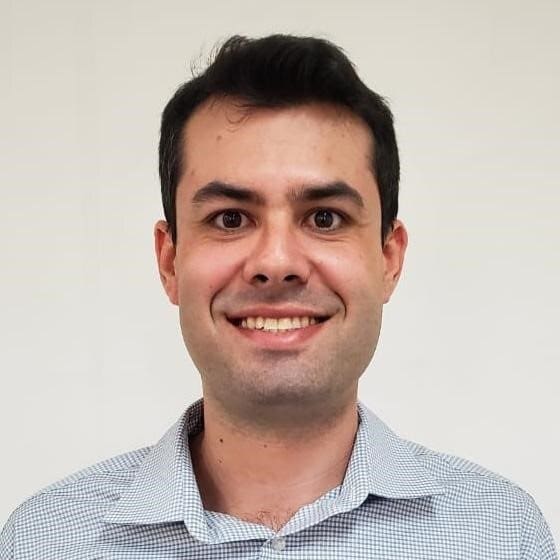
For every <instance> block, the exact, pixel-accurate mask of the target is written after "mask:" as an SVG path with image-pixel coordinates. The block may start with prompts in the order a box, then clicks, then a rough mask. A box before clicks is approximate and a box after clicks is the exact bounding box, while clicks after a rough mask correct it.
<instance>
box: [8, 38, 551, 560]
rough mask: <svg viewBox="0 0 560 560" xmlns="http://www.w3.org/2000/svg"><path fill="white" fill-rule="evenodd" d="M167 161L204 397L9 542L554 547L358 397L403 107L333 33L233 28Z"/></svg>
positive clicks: (164, 276)
mask: <svg viewBox="0 0 560 560" xmlns="http://www.w3.org/2000/svg"><path fill="white" fill-rule="evenodd" d="M160 176H161V184H162V196H163V204H164V210H165V216H166V221H160V222H158V223H157V224H156V226H155V246H156V254H157V261H158V266H159V272H160V276H161V280H162V283H163V286H164V288H165V291H166V293H167V295H168V297H169V299H170V301H171V302H172V303H173V304H175V305H178V306H179V311H180V323H181V329H182V333H183V337H184V340H185V344H186V346H187V348H188V351H189V353H190V355H191V356H192V358H193V360H194V362H195V364H196V366H197V368H198V370H199V371H200V374H201V377H202V386H203V400H201V401H198V402H196V403H195V404H193V405H192V406H191V407H189V408H188V409H187V411H186V412H185V414H184V415H183V416H182V417H181V419H180V420H179V421H178V423H177V424H176V425H175V426H173V427H172V428H171V429H170V430H169V431H168V432H167V434H165V435H164V436H163V438H162V439H161V440H160V442H159V443H157V444H156V445H155V446H153V447H151V448H145V449H141V450H138V451H134V452H131V453H128V454H125V455H122V456H119V457H116V458H113V459H110V460H108V461H105V462H103V463H100V464H98V465H95V466H93V467H90V468H89V469H86V470H85V471H82V472H80V473H77V474H75V475H72V476H70V477H69V478H67V479H65V480H63V481H61V482H58V483H56V484H54V485H52V486H50V487H48V488H47V489H45V490H43V491H42V492H40V493H38V494H37V495H35V496H34V497H32V498H31V499H30V500H28V501H27V502H25V503H24V504H23V505H22V506H20V508H18V509H17V510H16V511H15V512H14V514H13V515H12V517H11V518H10V520H9V522H8V524H7V526H6V527H5V529H4V532H3V534H2V538H1V540H0V551H1V557H2V559H4V558H6V559H8V558H9V559H20V558H21V559H23V558H25V559H32V558H33V559H35V558H36V559H39V558H40V559H41V560H48V559H57V560H58V559H66V560H74V559H76V560H77V559H84V558H88V559H94V558H107V559H109V558H110V559H125V558H126V559H140V558H142V559H148V558H150V559H151V558H154V559H155V558H157V559H163V558H168V559H171V558H173V559H176V558H177V559H178V558H208V559H210V558H213V559H222V558H240V559H241V558H257V557H258V558H282V557H285V558H293V559H296V558H297V559H304V558H313V559H330V558H332V559H362V558H364V559H365V558H382V559H387V558H393V559H397V558H398V559H401V558H402V559H415V558H429V559H438V558H442V559H443V558H445V559H449V558H473V559H474V558H476V559H480V558H492V559H494V558H503V559H513V558H522V559H553V558H556V553H555V551H554V545H553V541H552V537H551V534H550V531H549V529H548V527H547V525H546V522H545V520H544V519H543V517H542V515H541V512H540V510H539V509H538V507H537V506H536V504H535V503H534V501H533V500H532V498H531V497H530V496H529V495H528V494H527V493H525V492H524V491H523V490H521V489H520V488H518V487H517V486H515V485H514V484H512V483H511V482H509V481H507V480H506V479H504V478H502V477H500V476H498V475H496V474H493V473H491V472H489V471H487V470H485V469H483V468H482V467H479V466H477V465H475V464H472V463H470V462H468V461H465V460H462V459H459V458H456V457H452V456H449V455H443V454H441V453H436V452H434V451H430V450H428V449H426V448H425V447H422V446H420V445H418V444H415V443H412V442H408V441H404V440H402V439H400V438H398V437H397V436H396V435H395V434H394V433H393V432H391V430H390V429H389V428H388V427H387V426H386V425H385V424H384V423H383V422H382V421H381V420H380V419H378V418H377V417H376V416H375V415H374V414H373V413H372V412H370V411H368V410H367V409H366V408H365V407H364V406H363V405H362V404H361V403H359V402H358V400H357V388H358V380H359V378H360V376H361V374H362V373H363V371H364V370H365V368H366V367H367V365H368V363H369V362H370V360H371V359H372V356H373V353H374V350H375V347H376V345H377V340H378V336H379V331H380V325H381V315H382V308H383V305H384V304H385V303H387V301H388V300H389V298H390V296H391V294H392V292H393V290H394V289H395V286H396V284H397V281H398V279H399V275H400V273H401V270H402V266H403V259H404V254H405V250H406V245H407V233H406V230H405V227H404V225H403V224H402V223H401V222H400V221H399V220H398V219H397V217H396V216H397V208H398V202H397V201H398V179H399V161H398V152H397V146H396V142H395V135H394V130H393V125H392V116H391V113H390V111H389V109H388V107H387V106H386V105H385V103H384V102H383V100H382V99H381V98H380V97H379V96H378V95H377V94H375V93H373V92H372V91H370V90H369V89H368V88H367V87H366V86H365V85H364V84H363V83H362V82H361V81H360V80H359V78H358V76H357V75H356V73H355V71H354V70H353V68H352V66H351V64H350V62H349V61H348V59H347V58H346V57H345V56H344V55H343V54H342V53H341V51H340V50H339V49H338V48H337V47H335V46H334V45H332V44H330V43H328V42H326V41H322V40H318V39H314V38H296V37H289V36H270V37H266V38H264V39H258V40H247V39H244V38H240V37H233V38H232V39H230V40H229V41H227V42H226V43H225V44H224V45H223V47H222V48H221V49H220V51H219V53H218V54H217V56H216V58H215V60H214V62H213V63H212V64H211V65H210V66H209V68H208V69H207V70H206V71H205V72H204V73H202V74H201V75H199V76H197V77H195V78H194V79H193V80H191V81H190V82H188V83H186V84H184V85H183V86H182V87H181V88H180V89H179V90H178V91H177V92H176V94H175V96H174V97H173V98H172V99H171V101H170V102H169V103H168V105H167V107H166V109H165V111H164V113H163V119H162V128H161V142H160Z"/></svg>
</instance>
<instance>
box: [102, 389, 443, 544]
mask: <svg viewBox="0 0 560 560" xmlns="http://www.w3.org/2000/svg"><path fill="white" fill-rule="evenodd" d="M358 415H359V427H358V431H357V434H356V439H355V442H354V448H353V452H352V455H351V458H350V462H349V465H348V468H347V471H346V476H345V478H344V481H343V483H342V485H341V487H340V493H339V497H338V504H339V505H338V509H339V510H340V511H342V510H346V509H350V508H353V507H358V506H359V505H360V504H361V503H362V502H363V501H364V500H365V499H366V498H367V496H368V495H370V494H373V495H376V496H381V497H384V498H393V499H412V498H418V497H422V496H431V495H434V494H441V493H443V492H445V488H444V487H443V486H442V485H441V484H440V483H439V482H438V481H437V479H436V478H434V476H433V475H431V474H430V473H429V472H428V471H427V470H426V469H425V467H424V466H423V465H422V464H421V463H420V462H419V461H418V459H417V458H416V457H415V455H414V453H413V452H412V450H411V449H410V447H409V445H408V444H407V443H406V442H405V441H403V440H402V439H400V438H399V437H398V436H397V435H396V434H394V433H393V432H392V431H391V430H390V428H389V427H388V426H387V425H386V424H385V423H384V422H382V421H381V420H380V419H379V418H378V417H377V416H376V415H375V414H374V413H373V412H371V411H370V410H368V409H367V408H366V407H365V406H364V405H363V404H362V403H358ZM202 427H203V401H202V399H200V400H198V401H196V402H195V403H194V404H193V405H191V406H190V407H189V408H188V409H187V410H186V411H185V413H184V414H183V415H182V416H181V418H180V419H179V421H178V422H177V423H176V424H175V425H173V426H172V427H171V428H170V429H169V430H168V431H167V433H166V434H165V435H164V436H163V437H162V438H161V440H160V441H159V442H158V443H157V444H156V445H155V446H154V447H153V448H152V449H151V450H150V451H149V453H148V455H147V456H146V457H145V458H144V460H143V461H142V463H141V464H140V465H139V467H138V470H137V472H136V475H135V477H134V479H133V481H132V483H131V484H130V486H129V487H128V488H126V490H124V491H123V493H122V495H121V497H120V499H119V500H118V501H117V502H116V504H115V505H113V506H111V507H110V508H109V509H108V511H107V512H106V514H105V516H104V521H106V522H108V523H119V524H125V523H126V524H155V523H170V522H184V523H185V525H186V526H187V528H188V530H189V533H190V534H191V535H192V536H193V537H195V538H197V539H198V540H201V541H203V542H209V540H210V536H209V528H208V524H207V522H206V519H205V515H204V508H203V505H202V501H201V498H200V494H199V491H198V486H197V483H196V478H195V475H194V471H193V467H192V461H191V455H190V450H189V445H188V437H189V436H191V437H192V436H193V435H195V434H196V433H198V432H199V431H200V430H201V429H202ZM341 504H342V505H341Z"/></svg>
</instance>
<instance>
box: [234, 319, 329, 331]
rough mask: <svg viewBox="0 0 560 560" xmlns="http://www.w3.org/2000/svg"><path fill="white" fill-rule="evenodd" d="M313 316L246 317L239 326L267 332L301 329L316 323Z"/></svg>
mask: <svg viewBox="0 0 560 560" xmlns="http://www.w3.org/2000/svg"><path fill="white" fill-rule="evenodd" d="M317 322H318V321H317V319H316V318H315V317H281V318H279V319H276V318H274V317H246V318H245V319H242V320H241V327H242V328H244V329H251V330H255V329H256V330H264V331H268V332H277V331H291V330H295V329H303V328H305V327H308V326H310V325H315V324H317Z"/></svg>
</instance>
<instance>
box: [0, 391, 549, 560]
mask: <svg viewBox="0 0 560 560" xmlns="http://www.w3.org/2000/svg"><path fill="white" fill-rule="evenodd" d="M358 412H359V418H360V423H359V428H358V432H357V435H356V441H355V444H354V449H353V452H352V456H351V459H350V463H349V465H348V469H347V472H346V475H345V478H344V481H343V483H342V484H341V485H340V486H339V487H337V488H334V489H332V490H330V491H329V492H327V493H326V494H324V495H323V496H322V497H321V498H319V499H318V500H316V501H315V502H313V503H312V504H309V505H306V506H304V507H302V508H301V509H300V510H298V511H297V512H296V513H295V514H294V516H293V517H292V518H291V519H290V520H289V521H288V523H287V524H286V525H285V526H284V527H282V529H281V530H280V531H278V532H274V531H273V530H271V529H269V528H268V527H265V526H263V525H257V524H253V523H249V522H245V521H242V520H240V519H237V518H235V517H232V516H229V515H226V514H223V513H216V512H211V511H205V510H204V508H203V505H202V502H201V499H200V494H199V492H198V487H197V484H196V479H195V476H194V472H193V468H192V463H191V459H190V454H189V446H188V437H189V435H190V436H192V435H193V434H195V433H197V432H198V431H200V430H201V429H202V426H203V406H202V401H201V400H200V401H197V402H196V403H194V404H193V405H192V406H191V407H189V408H188V409H187V411H186V412H185V413H184V414H183V416H182V417H181V418H180V419H179V421H178V422H177V423H176V424H175V425H174V426H172V427H171V428H170V429H169V431H168V432H167V433H166V434H165V435H164V436H163V438H162V439H161V440H160V441H159V442H158V443H157V444H156V445H155V446H153V447H147V448H144V449H140V450H137V451H132V452H130V453H126V454H124V455H120V456H118V457H114V458H113V459H109V460H108V461H104V462H102V463H99V464H97V465H94V466H92V467H90V468H88V469H85V470H83V471H81V472H79V473H76V474H74V475H71V476H69V477H68V478H66V479H64V480H62V481H60V482H57V483H55V484H53V485H51V486H49V487H47V488H46V489H44V490H43V491H41V492H39V493H38V494H36V495H35V496H33V497H31V498H30V499H29V500H27V501H26V502H24V503H23V504H22V505H21V506H20V507H19V508H18V509H16V511H15V512H14V513H13V514H12V516H11V517H10V519H9V520H8V523H7V524H6V526H5V527H4V530H3V532H2V535H1V537H0V558H1V560H16V559H17V560H20V559H21V560H23V559H25V560H32V559H33V560H99V559H105V560H147V559H150V560H152V559H154V560H155V559H158V560H171V559H176V560H178V559H181V560H184V559H191V558H196V559H205V560H222V559H223V560H225V559H249V558H251V559H256V558H262V559H278V560H280V559H286V560H303V559H313V560H357V559H366V558H367V559H383V560H389V559H390V560H397V559H403V560H405V559H406V560H415V559H426V560H428V559H429V560H439V559H441V560H443V559H445V560H450V559H459V558H461V559H467V558H469V559H473V560H474V559H476V560H481V559H492V560H497V559H504V560H505V559H513V558H515V559H523V560H529V559H531V560H537V559H539V560H545V559H546V560H555V559H557V555H556V552H555V549H554V543H553V539H552V536H551V533H550V530H549V528H548V526H547V524H546V522H545V520H544V518H543V516H542V514H541V512H540V510H539V508H538V507H537V505H536V504H535V502H534V500H533V499H532V498H531V496H530V495H528V494H527V493H526V492H525V491H523V490H522V489H521V488H519V487H518V486H516V485H515V484H513V483H512V482H510V481H508V480H507V479H505V478H503V477H501V476H498V475H496V474H494V473H492V472H490V471H488V470H486V469H484V468H482V467H480V466H478V465H476V464H474V463H471V462H469V461H466V460H464V459H459V458H457V457H453V456H451V455H445V454H443V453H438V452H435V451H431V450H429V449H427V448H425V447H423V446H421V445H418V444H416V443H413V442H410V441H406V440H403V439H401V438H399V437H398V436H396V435H395V434H394V433H393V432H392V431H391V430H390V429H389V428H388V427H387V426H386V425H385V424H384V423H383V422H382V421H381V420H380V419H379V418H378V417H377V416H375V415H374V414H373V413H372V412H371V411H369V410H368V409H367V408H365V407H364V406H363V405H362V404H361V403H360V404H359V405H358ZM295 467H296V468H297V466H295ZM278 483H279V484H282V481H278Z"/></svg>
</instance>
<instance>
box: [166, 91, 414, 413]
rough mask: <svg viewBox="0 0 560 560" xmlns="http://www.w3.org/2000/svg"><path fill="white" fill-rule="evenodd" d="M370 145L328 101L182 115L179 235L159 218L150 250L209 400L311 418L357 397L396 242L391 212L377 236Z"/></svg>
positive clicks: (400, 233) (362, 129) (220, 106)
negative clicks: (387, 226) (387, 230)
mask: <svg viewBox="0 0 560 560" xmlns="http://www.w3.org/2000/svg"><path fill="white" fill-rule="evenodd" d="M371 153H372V139H371V135H370V132H369V130H368V128H367V127H366V125H365V124H364V123H362V121H361V120H359V119H358V118H357V117H355V116H353V115H352V114H350V113H349V112H347V111H346V110H344V109H340V108H337V107H334V106H331V105H326V104H308V105H302V106H298V107H291V108H282V109H251V110H249V111H248V112H247V111H243V110H240V109H239V108H237V107H236V106H235V105H234V104H233V103H232V102H230V101H220V100H214V101H212V102H211V103H206V104H204V105H203V106H202V107H200V108H199V109H198V110H197V111H196V112H195V114H194V115H193V116H192V117H191V118H190V119H189V121H188V122H187V125H186V128H185V146H184V153H183V164H184V167H183V174H182V178H181V180H180V183H179V186H178V189H177V195H176V207H177V243H176V246H175V247H173V244H172V242H171V238H170V235H169V234H168V233H167V228H166V224H165V222H158V224H156V251H157V254H158V261H159V267H160V274H161V278H162V281H163V284H164V287H165V289H166V292H167V294H168V296H169V298H170V300H171V301H172V302H173V303H174V304H176V305H178V306H179V311H180V322H181V329H182V333H183V338H184V340H185V344H186V346H187V348H188V350H189V353H190V355H191V357H192V359H193V361H194V363H195V364H196V366H197V367H198V369H199V371H200V373H201V376H202V382H203V390H204V396H205V398H206V399H210V398H211V399H215V400H216V401H217V402H219V403H220V405H221V406H222V407H224V409H225V410H230V411H231V412H232V413H236V414H245V413H246V412H247V411H249V412H250V411H251V410H255V411H257V410H258V411H261V412H262V410H267V411H270V413H271V414H274V411H275V410H276V411H283V413H285V411H286V410H289V409H293V410H294V411H295V410H298V409H301V407H302V405H305V407H306V410H308V411H309V413H310V414H312V413H313V411H314V410H317V409H319V408H321V410H328V409H329V408H333V407H337V406H340V404H341V403H342V402H349V401H350V400H351V399H354V398H355V395H356V389H357V381H358V378H359V377H360V375H361V374H362V373H363V371H364V369H365V368H366V367H367V365H368V363H369V362H370V360H371V358H372V356H373V353H374V351H375V347H376V345H377V340H378V336H379V330H380V325H381V312H382V307H383V304H384V303H386V302H387V301H388V299H389V297H390V295H391V293H392V291H393V289H394V287H395V285H396V282H397V279H398V275H399V273H400V270H401V267H402V260H403V256H404V251H405V248H406V231H405V229H404V227H403V226H402V224H400V222H396V223H395V229H394V230H393V232H392V233H391V234H390V235H389V237H388V239H387V240H386V242H385V244H384V245H383V246H382V243H381V233H380V230H381V208H380V201H379V194H378V188H377V184H376V181H375V178H374V175H373V173H372V169H371V163H370V162H371ZM298 407H299V408H298Z"/></svg>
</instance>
